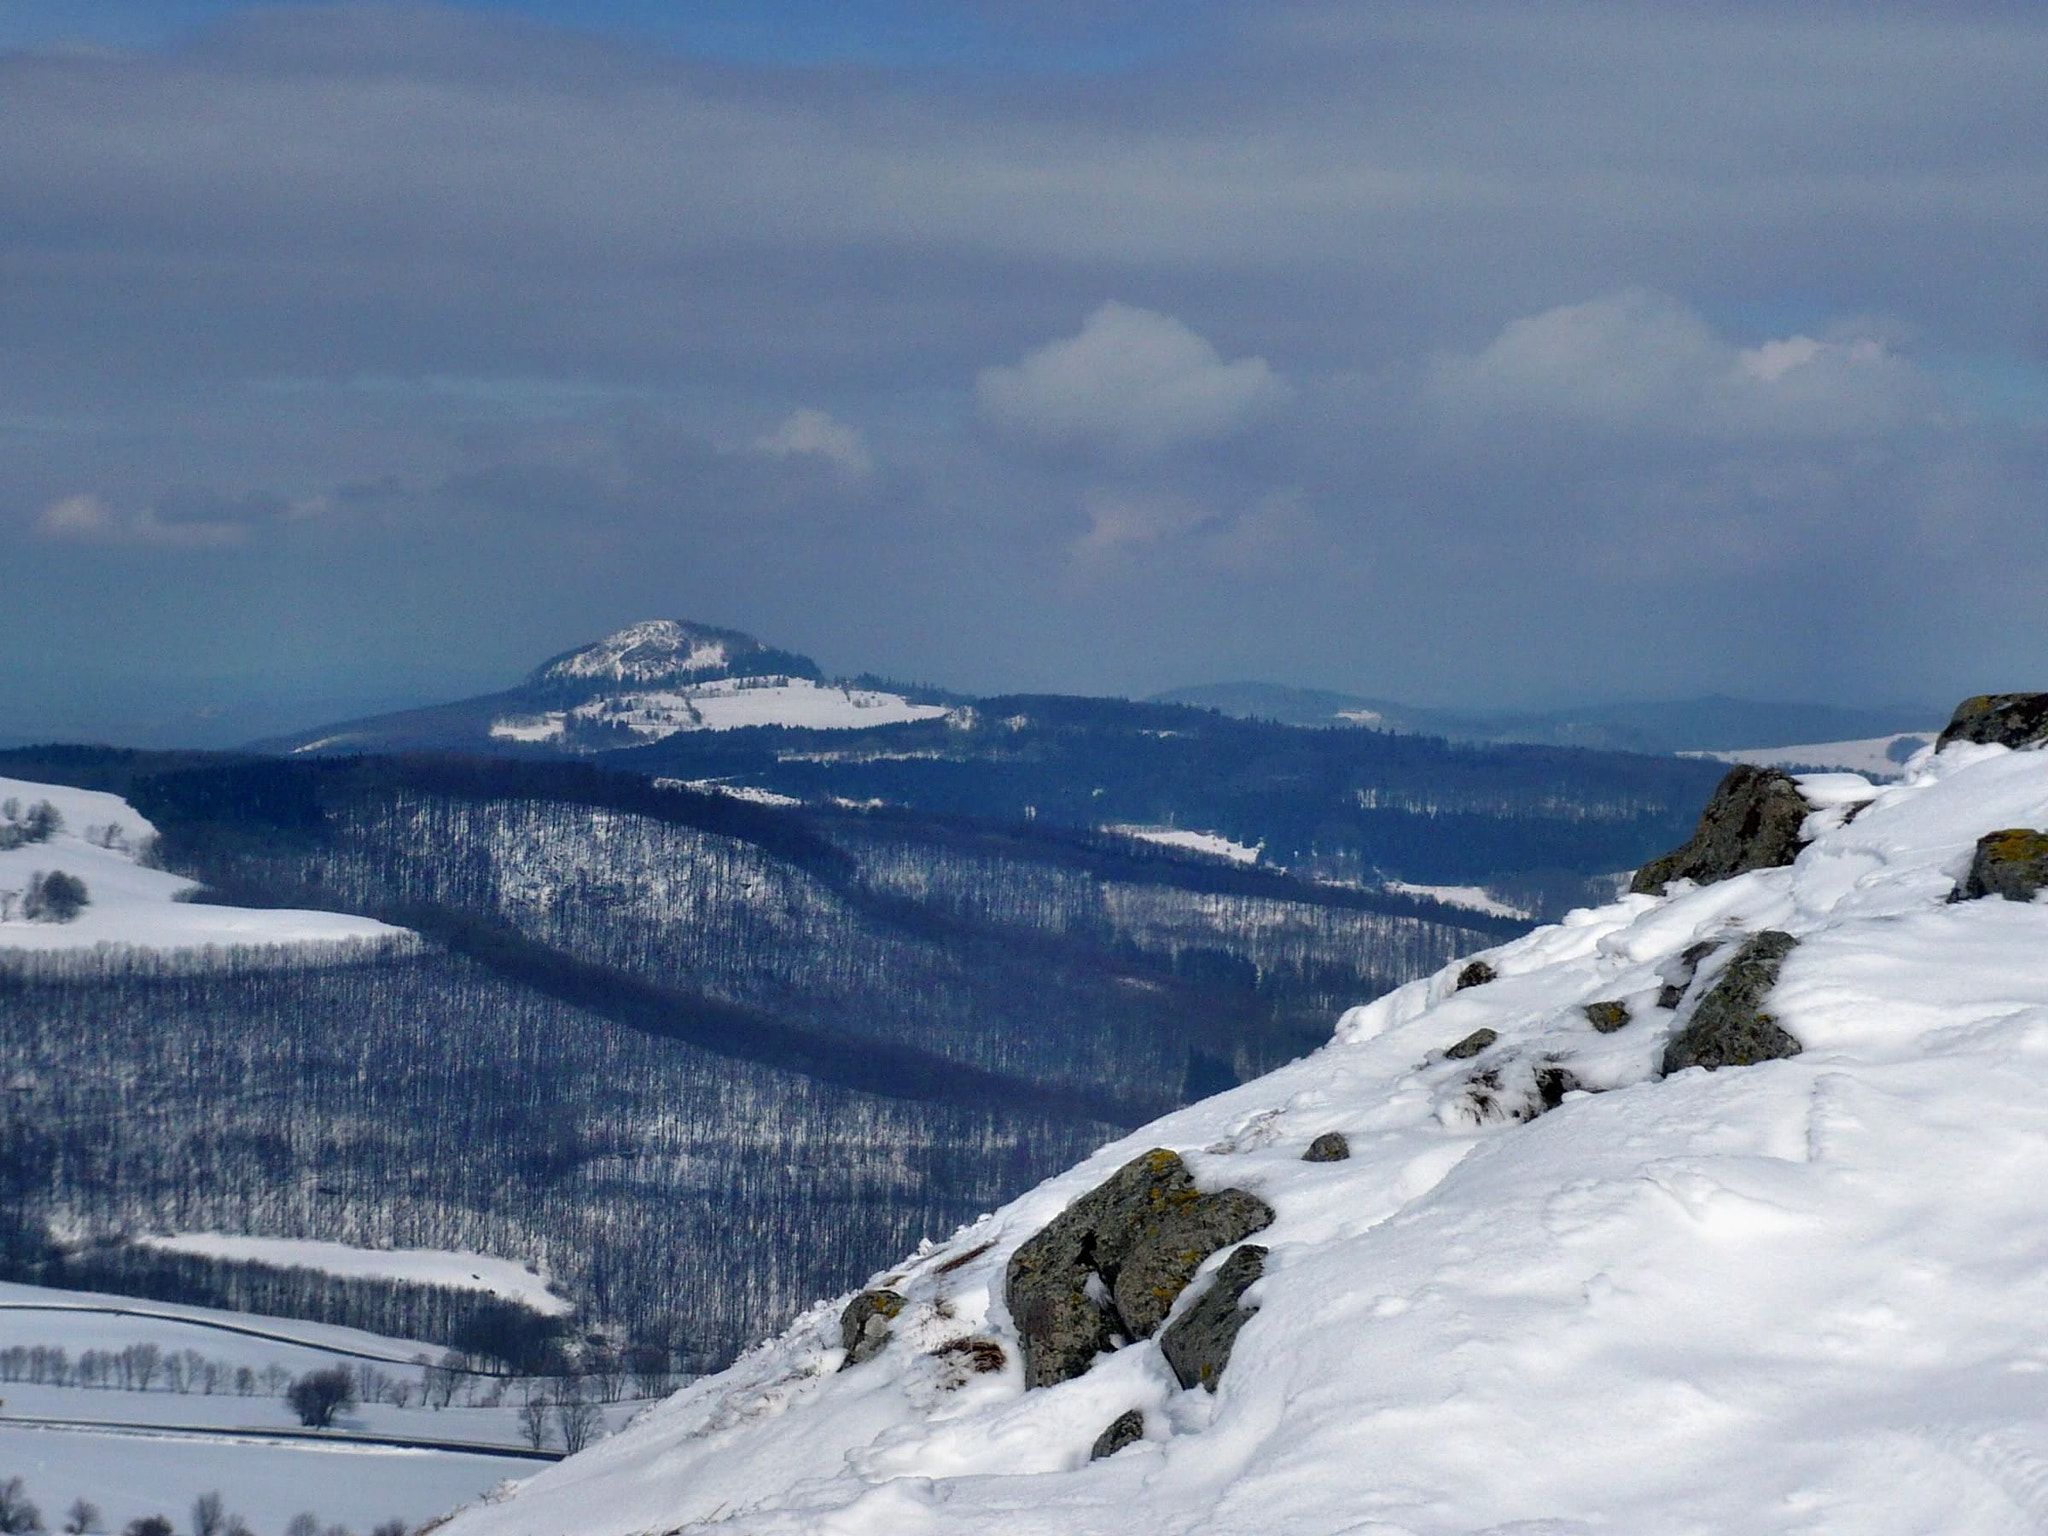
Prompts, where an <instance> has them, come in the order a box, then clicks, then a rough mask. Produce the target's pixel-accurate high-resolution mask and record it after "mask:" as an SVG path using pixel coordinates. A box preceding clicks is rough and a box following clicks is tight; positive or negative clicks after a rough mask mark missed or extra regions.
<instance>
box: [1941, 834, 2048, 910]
mask: <svg viewBox="0 0 2048 1536" xmlns="http://www.w3.org/2000/svg"><path fill="white" fill-rule="evenodd" d="M2044 886H2048V832H2036V831H2034V830H2033V829H2032V828H2031V827H2008V828H2007V829H2006V830H2005V831H2003V832H1987V833H1985V834H1984V835H1983V836H1982V837H1980V838H1978V839H1977V851H1976V853H1975V854H1974V855H1973V856H1972V857H1971V859H1970V872H1969V873H1968V874H1967V875H1965V876H1964V877H1963V883H1962V884H1961V885H1959V886H1957V887H1956V890H1955V894H1954V895H1953V896H1951V897H1950V898H1949V900H1951V901H1976V900H1978V899H1979V898H1981V897H1985V896H2003V897H2004V898H2005V899H2006V900H2007V901H2032V900H2033V899H2034V894H2035V892H2037V891H2039V890H2040V889H2041V888H2042V887H2044Z"/></svg>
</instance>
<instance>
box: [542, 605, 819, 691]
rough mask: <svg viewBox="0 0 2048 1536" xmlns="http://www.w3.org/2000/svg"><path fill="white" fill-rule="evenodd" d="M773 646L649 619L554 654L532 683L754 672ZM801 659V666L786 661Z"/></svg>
mask: <svg viewBox="0 0 2048 1536" xmlns="http://www.w3.org/2000/svg"><path fill="white" fill-rule="evenodd" d="M768 651H769V648H768V647H767V646H765V645H763V644H762V643H761V642H760V641H759V640H756V639H755V638H754V637H753V636H752V635H748V634H742V633H741V632H740V631H739V630H736V629H713V628H711V627H710V626H708V625H704V624H691V623H688V622H686V621H684V620H681V619H644V620H642V621H641V622H639V623H637V624H628V625H627V626H626V627H625V628H624V629H619V630H614V631H613V632H612V633H611V634H609V635H606V636H605V637H604V638H603V639H602V640H597V641H593V642H592V643H591V644H589V645H585V646H579V647H577V648H576V649H575V650H573V651H564V652H563V653H562V654H561V655H559V656H552V657H550V658H549V659H548V660H546V661H544V662H542V663H541V664H540V665H539V666H538V667H536V668H535V669H534V672H533V675H532V677H531V678H530V679H529V682H530V683H531V684H533V685H534V686H538V687H546V686H548V685H551V684H567V685H571V686H574V685H581V684H591V683H597V684H607V685H612V684H623V685H626V686H628V687H639V688H644V687H649V686H652V685H654V684H657V683H678V682H692V681H703V680H705V679H708V678H714V677H730V676H734V675H752V674H753V673H754V672H755V671H758V672H762V673H765V672H768V671H770V670H773V669H772V668H771V667H770V666H768V665H762V666H760V667H758V668H757V669H754V668H748V667H747V666H746V665H745V664H746V663H748V662H749V661H754V660H756V659H761V660H763V661H765V659H766V656H767V654H768ZM775 654H776V655H777V657H778V658H779V659H781V660H782V661H783V662H784V663H785V664H784V665H783V666H782V667H781V668H780V670H781V671H782V672H783V673H785V674H786V673H788V672H790V671H792V670H795V671H797V672H799V673H802V674H803V675H810V674H812V673H814V672H815V670H816V668H815V667H814V666H812V665H811V663H810V662H808V661H807V660H806V659H805V658H802V657H783V656H781V653H775ZM790 661H795V662H799V663H801V666H799V667H796V668H791V667H789V666H788V665H787V664H786V663H787V662H790Z"/></svg>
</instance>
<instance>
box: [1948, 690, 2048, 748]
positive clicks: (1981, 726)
mask: <svg viewBox="0 0 2048 1536" xmlns="http://www.w3.org/2000/svg"><path fill="white" fill-rule="evenodd" d="M1952 741H1975V742H1983V743H1987V744H1995V745H1997V746H2001V747H2032V746H2037V745H2039V744H2040V743H2042V742H2048V693H1980V694H1978V695H1977V696H1976V697H1975V698H1973V699H1965V700H1963V702H1962V703H1960V704H1958V705H1957V706H1956V712H1955V713H1954V714H1953V715H1951V716H1950V717H1949V722H1948V724H1947V726H1946V727H1944V728H1943V730H1942V733H1941V737H1940V739H1939V740H1938V741H1936V742H1935V744H1934V746H1935V750H1936V751H1940V750H1941V749H1942V748H1943V747H1945V746H1947V745H1948V744H1949V743H1950V742H1952Z"/></svg>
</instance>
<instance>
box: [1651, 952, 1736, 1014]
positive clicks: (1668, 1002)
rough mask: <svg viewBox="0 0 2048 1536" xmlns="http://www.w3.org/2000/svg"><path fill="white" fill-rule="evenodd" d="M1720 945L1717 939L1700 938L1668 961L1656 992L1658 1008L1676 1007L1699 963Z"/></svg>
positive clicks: (1695, 974) (1697, 969)
mask: <svg viewBox="0 0 2048 1536" xmlns="http://www.w3.org/2000/svg"><path fill="white" fill-rule="evenodd" d="M1720 947H1721V943H1720V941H1719V940H1718V939H1702V940H1701V941H1700V942H1699V943H1697V944H1688V945H1687V946H1686V947H1685V949H1684V951H1683V952H1682V953H1681V954H1680V955H1679V957H1678V958H1677V959H1676V960H1674V961H1671V962H1669V963H1668V964H1667V965H1666V966H1665V968H1664V970H1663V972H1662V975H1663V977H1664V985H1663V987H1661V988H1660V989H1659V990H1658V993H1657V1006H1658V1007H1659V1008H1676V1007H1677V1006H1678V1005H1679V1004H1680V1003H1682V1002H1684V1001H1685V994H1686V990H1687V988H1689V987H1691V986H1692V979H1693V977H1695V976H1697V975H1698V974H1699V969H1700V963H1701V962H1702V961H1704V960H1705V959H1706V958H1707V956H1709V955H1711V954H1712V953H1713V952H1714V951H1715V950H1717V949H1719V948H1720Z"/></svg>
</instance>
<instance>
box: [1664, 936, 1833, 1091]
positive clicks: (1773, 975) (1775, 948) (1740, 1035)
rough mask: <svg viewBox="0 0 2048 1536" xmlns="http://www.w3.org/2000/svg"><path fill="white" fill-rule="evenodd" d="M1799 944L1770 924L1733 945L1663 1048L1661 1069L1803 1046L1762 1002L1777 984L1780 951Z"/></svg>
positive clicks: (1730, 1061)
mask: <svg viewBox="0 0 2048 1536" xmlns="http://www.w3.org/2000/svg"><path fill="white" fill-rule="evenodd" d="M1798 945H1799V941H1798V940H1797V939H1795V938H1793V937H1792V935H1791V934H1789V933H1784V932H1781V931H1779V930H1778V929H1776V928H1769V929H1766V930H1764V932H1762V933H1759V934H1758V935H1756V937H1754V938H1752V939H1751V940H1749V942H1748V943H1746V944H1744V945H1743V946H1742V948H1741V949H1740V950H1738V951H1736V954H1735V958H1734V959H1733V960H1730V961H1729V962H1728V968H1727V969H1726V970H1725V971H1723V972H1722V973H1721V975H1720V977H1719V979H1718V980H1716V981H1715V983H1714V984H1713V986H1712V987H1710V988H1708V989H1707V995H1706V996H1705V997H1702V998H1701V999H1700V1000H1699V1003H1698V1005H1697V1006H1695V1007H1694V1009H1693V1011H1692V1018H1691V1019H1689V1020H1688V1021H1687V1022H1686V1025H1685V1028H1683V1029H1681V1030H1680V1031H1679V1032H1678V1033H1677V1034H1676V1035H1674V1036H1673V1037H1672V1039H1671V1043H1670V1044H1669V1045H1667V1046H1666V1047H1665V1048H1664V1072H1665V1075H1666V1076H1669V1075H1670V1074H1671V1073H1673V1072H1683V1071H1684V1070H1685V1069H1686V1068H1687V1067H1705V1068H1706V1069H1707V1070H1708V1071H1710V1072H1711V1071H1714V1070H1716V1069H1717V1068H1720V1067H1748V1066H1754V1065H1755V1064H1756V1063H1758V1062H1760V1061H1778V1060H1782V1059H1783V1058H1784V1057H1787V1056H1797V1055H1798V1054H1799V1053H1800V1051H1801V1050H1802V1049H1803V1047H1802V1046H1801V1045H1800V1044H1799V1042H1798V1041H1797V1040H1795V1039H1793V1038H1792V1036H1790V1035H1788V1034H1786V1033H1785V1031H1784V1030H1782V1029H1780V1028H1779V1027H1778V1022H1777V1020H1776V1019H1774V1018H1772V1017H1771V1015H1770V1014H1769V1013H1768V1012H1766V1011H1765V1009H1764V1004H1765V1002H1766V1001H1767V1000H1768V998H1769V995H1770V991H1771V988H1772V987H1774V986H1775V985H1777V981H1778V971H1779V969H1780V968H1781V967H1782V966H1783V965H1784V963H1785V957H1786V956H1787V955H1789V954H1791V953H1792V951H1793V950H1794V949H1796V948H1797V947H1798Z"/></svg>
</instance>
